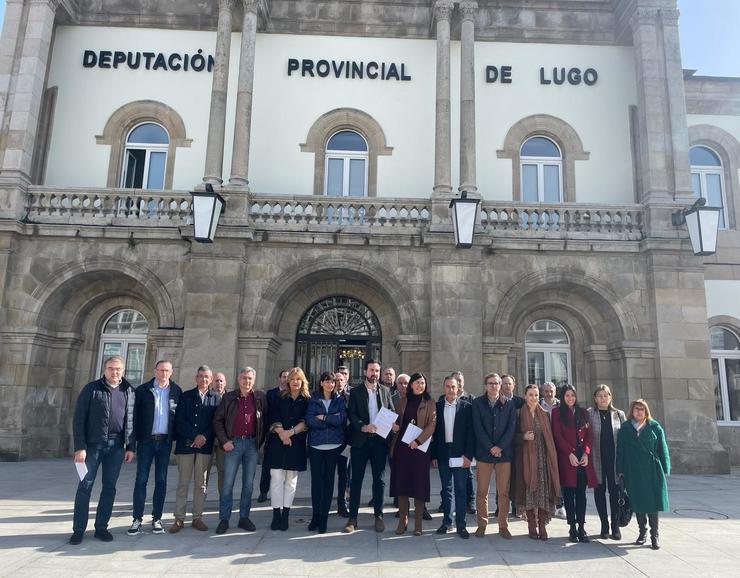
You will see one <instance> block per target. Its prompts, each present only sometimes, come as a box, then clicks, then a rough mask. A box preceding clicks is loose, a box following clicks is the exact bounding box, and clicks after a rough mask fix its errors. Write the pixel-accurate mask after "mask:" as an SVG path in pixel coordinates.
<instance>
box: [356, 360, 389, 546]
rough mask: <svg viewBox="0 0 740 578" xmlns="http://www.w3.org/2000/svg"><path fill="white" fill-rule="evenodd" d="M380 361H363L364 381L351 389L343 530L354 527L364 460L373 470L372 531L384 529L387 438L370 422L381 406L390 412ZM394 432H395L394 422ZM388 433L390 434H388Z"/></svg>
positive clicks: (358, 508) (360, 491)
mask: <svg viewBox="0 0 740 578" xmlns="http://www.w3.org/2000/svg"><path fill="white" fill-rule="evenodd" d="M379 380H380V363H378V362H377V361H375V360H374V359H368V360H367V361H365V383H364V385H358V386H357V387H355V388H353V389H352V391H350V394H349V407H348V409H347V415H348V417H349V425H350V428H349V429H350V440H349V441H350V445H351V446H352V451H351V454H350V463H351V464H352V465H351V467H352V483H351V484H350V490H349V520H348V521H347V524H346V525H345V527H344V532H345V533H348V534H349V533H352V532H354V531H355V529H356V528H357V514H358V512H359V510H360V494H361V493H362V481H363V478H364V477H365V468H366V467H367V462H368V461H369V462H370V467H371V469H372V472H373V510H374V511H375V531H376V532H383V531H384V530H385V523H384V522H383V490H384V489H385V481H384V480H383V477H384V475H385V462H386V460H387V458H388V441H389V440H387V439H384V438H382V437H381V436H379V435H377V434H376V433H375V431H376V427H375V424H373V421H374V420H375V417H376V416H377V415H378V412H379V411H380V410H381V409H382V408H384V407H385V408H387V409H390V410H391V411H393V409H394V408H393V402H392V401H391V393H390V391H389V390H388V388H387V387H385V386H384V385H382V384H381V383H380V382H379ZM393 428H394V429H393V431H398V429H399V428H398V424H394V426H393ZM389 435H390V434H389Z"/></svg>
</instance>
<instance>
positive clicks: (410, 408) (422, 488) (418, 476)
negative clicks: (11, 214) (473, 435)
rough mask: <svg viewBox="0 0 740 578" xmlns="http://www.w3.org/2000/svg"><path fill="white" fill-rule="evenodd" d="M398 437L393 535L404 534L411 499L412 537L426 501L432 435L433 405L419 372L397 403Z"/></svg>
mask: <svg viewBox="0 0 740 578" xmlns="http://www.w3.org/2000/svg"><path fill="white" fill-rule="evenodd" d="M396 409H397V410H398V415H399V421H400V423H401V428H400V430H399V435H397V436H396V438H395V439H394V440H393V445H392V447H391V456H392V458H393V460H392V462H391V496H393V497H394V498H398V527H397V528H396V534H399V535H400V534H403V533H404V532H405V531H406V526H407V524H408V516H409V499H410V498H413V499H414V536H421V531H422V520H423V516H424V504H425V503H426V502H428V501H429V492H430V489H429V469H430V467H431V455H430V453H429V451H428V450H429V443H430V441H431V439H432V434H433V433H434V422H435V417H436V414H437V408H436V404H435V403H434V400H433V399H432V398H431V396H430V395H429V392H428V391H427V380H426V377H424V375H423V374H421V373H414V374H413V375H412V376H411V378H410V383H409V387H408V389H407V390H406V396H405V397H403V398H401V399H400V400H399V402H398V407H397V408H396Z"/></svg>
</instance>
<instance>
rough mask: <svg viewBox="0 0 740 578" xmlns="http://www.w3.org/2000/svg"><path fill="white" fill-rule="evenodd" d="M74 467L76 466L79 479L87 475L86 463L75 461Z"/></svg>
mask: <svg viewBox="0 0 740 578" xmlns="http://www.w3.org/2000/svg"><path fill="white" fill-rule="evenodd" d="M75 468H77V475H78V476H79V477H80V481H82V480H84V479H85V476H86V475H87V465H86V464H85V462H82V463H78V462H75Z"/></svg>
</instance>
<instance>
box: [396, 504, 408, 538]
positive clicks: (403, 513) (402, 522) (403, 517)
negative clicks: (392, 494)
mask: <svg viewBox="0 0 740 578" xmlns="http://www.w3.org/2000/svg"><path fill="white" fill-rule="evenodd" d="M408 523H409V499H408V496H399V498H398V526H397V527H396V534H398V535H399V536H400V535H401V534H403V533H404V532H405V531H406V526H408Z"/></svg>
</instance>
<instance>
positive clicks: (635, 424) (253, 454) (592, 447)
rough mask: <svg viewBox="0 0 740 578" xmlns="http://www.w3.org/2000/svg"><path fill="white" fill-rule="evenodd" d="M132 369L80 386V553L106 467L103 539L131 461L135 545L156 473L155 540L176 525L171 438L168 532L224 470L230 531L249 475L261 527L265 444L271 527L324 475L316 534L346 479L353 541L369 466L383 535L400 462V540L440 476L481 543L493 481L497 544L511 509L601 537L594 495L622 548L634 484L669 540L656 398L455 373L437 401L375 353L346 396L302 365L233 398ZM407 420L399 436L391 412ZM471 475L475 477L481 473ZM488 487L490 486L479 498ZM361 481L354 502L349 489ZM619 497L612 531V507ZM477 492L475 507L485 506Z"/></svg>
mask: <svg viewBox="0 0 740 578" xmlns="http://www.w3.org/2000/svg"><path fill="white" fill-rule="evenodd" d="M123 368H124V361H123V359H122V358H121V357H118V356H112V357H110V358H108V359H106V360H105V362H104V371H103V376H102V377H101V378H100V379H98V380H95V381H93V382H91V383H88V384H87V385H86V386H85V387H84V388H83V389H82V391H81V392H80V395H79V397H78V400H77V405H76V410H75V416H74V421H73V430H74V444H75V454H74V461H75V462H76V463H78V464H80V465H81V464H85V466H84V468H80V469H81V474H80V475H81V481H80V483H79V486H78V488H77V494H76V496H75V508H74V523H73V534H72V537H71V538H70V543H72V544H79V543H80V542H81V541H82V539H83V536H84V532H85V529H86V527H87V523H88V517H89V504H90V495H91V492H92V487H93V484H94V482H95V478H96V475H97V470H98V469H101V470H102V484H103V488H102V492H101V495H100V500H99V503H98V508H97V513H96V517H95V537H96V538H98V539H101V540H103V541H111V540H113V536H112V534H111V533H110V532H109V531H108V522H109V520H110V517H111V512H112V508H113V502H114V498H115V494H116V482H117V479H118V475H119V472H120V469H121V464H122V463H123V462H130V461H132V460H133V458H134V456H136V463H137V466H136V468H137V469H136V481H135V484H134V493H133V504H134V506H133V521H132V524H131V526H130V527H129V529H128V532H127V533H128V534H129V535H136V534H138V533H139V532H140V531H141V526H142V522H143V515H144V504H145V502H146V493H147V485H148V479H149V473H150V470H151V466H152V464H154V469H155V483H154V493H153V497H152V532H153V533H155V534H156V533H163V532H164V531H165V529H164V527H163V525H162V515H163V508H164V499H165V493H166V487H167V470H168V465H169V460H170V453H171V450H172V444H173V443H174V444H175V454H176V459H177V468H178V476H179V480H178V485H177V497H176V505H175V511H174V521H173V522H172V525H171V526H170V528H169V532H170V533H173V534H174V533H177V532H179V531H180V530H182V529H183V528H184V526H185V517H186V506H187V496H188V491H189V488H190V485H191V483H193V486H194V487H193V503H192V527H193V528H194V529H196V530H200V531H207V530H208V527H207V525H206V524H205V523H204V521H203V510H204V505H205V498H206V494H207V489H208V482H209V476H210V471H211V467H212V464H213V463H214V462H215V463H216V469H217V473H218V492H219V522H218V526H217V527H216V533H217V534H223V533H225V532H226V531H227V530H228V529H229V523H230V519H231V515H232V507H233V487H234V482H235V480H236V476H237V473H238V470H239V467H240V466H241V471H242V485H241V495H240V498H239V522H238V527H239V528H242V529H243V530H246V531H255V530H256V527H255V525H254V523H253V522H252V521H251V519H250V512H251V506H252V491H253V480H254V477H255V474H256V470H257V461H258V453H259V451H260V450H261V448H262V447H263V446H264V457H263V465H262V475H261V479H260V488H259V490H260V491H259V497H258V501H260V502H262V501H266V500H267V497H268V493H269V499H270V502H271V505H272V512H273V515H272V522H271V524H270V528H271V529H272V530H276V531H277V530H282V531H285V530H287V529H288V527H289V522H290V510H291V507H292V505H293V501H294V498H295V494H296V489H297V485H298V474H299V472H301V471H305V470H306V469H307V468H308V467H309V465H310V469H311V475H310V479H311V505H312V516H311V521H310V523H309V525H308V530H309V531H317V532H319V533H324V532H326V531H327V526H328V519H329V512H330V510H331V506H332V503H333V500H334V486H335V479H337V477H338V494H337V513H338V514H339V515H340V516H343V517H345V518H347V522H346V524H345V525H344V529H343V531H344V532H346V533H352V532H354V531H355V530H356V529H357V528H358V520H359V508H360V503H361V492H362V485H363V480H364V477H365V472H366V469H367V465H368V462H369V464H370V470H371V474H372V500H371V503H370V504H368V505H369V506H372V508H373V515H374V522H373V528H374V529H375V531H377V532H383V531H385V523H384V511H383V500H384V494H385V471H386V465H387V464H390V495H391V496H392V497H393V498H394V504H396V505H397V507H398V512H397V514H396V516H397V517H398V524H397V526H396V529H395V533H396V534H398V535H401V534H404V533H405V532H406V531H407V530H408V526H409V516H410V509H411V504H412V502H413V506H414V517H413V534H414V535H417V536H420V535H421V534H422V529H423V520H424V519H429V518H431V516H430V515H429V513H428V512H427V510H426V504H427V503H428V502H429V501H430V498H431V496H430V485H431V484H430V476H431V468H432V467H436V468H437V470H438V472H439V477H440V482H441V488H442V489H441V500H442V503H441V506H440V511H441V512H442V524H441V525H440V526H439V528H438V529H437V533H438V534H446V533H447V532H449V531H452V527H453V518H452V514H453V503H454V516H455V517H454V528H455V530H456V531H457V534H458V535H459V536H460V537H461V538H464V539H467V538H468V537H469V533H468V530H467V520H466V514H467V513H475V514H476V521H477V528H476V530H475V535H476V536H478V537H483V536H485V534H486V528H487V525H488V519H489V518H488V514H489V508H488V495H489V489H490V484H491V478H492V477H494V476H495V489H496V505H497V508H496V512H494V516H495V518H496V520H497V524H498V530H499V534H500V536H501V537H502V538H504V539H511V537H512V536H511V532H510V531H509V528H508V519H509V515H510V509H509V508H510V502H511V505H512V509H513V511H512V514H513V515H519V516H522V517H526V520H527V523H528V535H529V537H530V538H532V539H539V540H547V538H548V534H547V528H546V527H547V524H548V523H549V521H550V519H551V517H552V516H553V514H554V512H555V511H556V509H557V508H558V507H560V506H561V505H562V506H564V508H565V512H566V517H567V523H568V525H569V539H570V541H572V542H589V541H590V538H589V536H588V534H587V533H586V530H585V512H586V488H594V499H595V503H596V508H597V511H598V513H599V518H600V520H601V531H600V534H599V535H600V537H601V538H609V537H611V538H612V539H615V540H620V539H621V532H620V525H619V521H618V515H617V514H618V511H619V507H620V506H619V504H618V503H617V496H618V495H619V492H620V491H621V490H626V492H627V494H628V496H629V498H630V501H631V505H632V508H633V509H634V511H635V513H636V517H637V522H638V527H639V535H638V539H637V542H636V543H637V544H640V545H642V544H644V543H645V542H646V539H647V526H648V523H649V526H650V539H651V546H652V548H653V549H658V548H659V547H660V544H659V540H658V512H660V511H665V510H667V509H668V498H667V487H666V477H667V475H668V474H669V472H670V459H669V454H668V447H667V444H666V441H665V435H664V432H663V429H662V428H661V426H660V424H659V423H658V422H657V421H656V420H654V419H652V417H651V414H650V409H649V406H648V404H647V402H646V401H645V400H643V399H637V400H635V401H633V402H632V403H631V404H630V408H629V412H628V414H627V415H626V416H625V414H624V412H622V411H621V410H618V409H616V408H615V407H614V405H613V402H612V394H611V391H610V389H609V387H608V386H607V385H599V386H598V387H597V388H596V391H595V392H594V397H593V406H592V407H590V408H588V409H586V408H584V407H581V406H580V405H579V403H578V399H577V394H576V390H575V388H574V387H573V386H572V385H568V384H566V385H564V386H562V387H561V388H560V391H559V392H558V394H557V396H556V388H555V385H554V384H552V383H549V382H548V383H545V384H544V385H543V386H542V397H540V390H539V388H538V386H537V385H533V384H530V385H527V386H526V387H525V388H524V392H523V393H524V396H523V397H519V396H517V395H516V394H515V389H516V380H515V378H514V377H513V376H511V375H499V374H497V373H490V374H488V375H486V377H485V380H484V383H485V394H484V395H481V396H479V397H475V396H473V395H472V394H470V393H468V392H466V391H465V389H464V385H465V384H464V377H463V375H462V373H461V372H455V373H453V374H451V375H449V376H448V377H446V378H445V380H444V393H443V395H441V396H440V397H439V398H438V399H437V400H436V401H435V400H434V399H432V397H431V395H430V392H429V384H428V382H427V379H426V377H425V376H424V375H423V374H422V373H414V374H412V375H407V374H401V375H398V376H396V375H395V371H393V370H392V368H386V370H385V371H384V372H383V378H382V379H381V365H380V363H379V362H377V361H376V360H373V359H368V360H366V362H365V365H364V376H363V383H362V384H358V385H356V386H355V387H353V388H349V387H348V383H349V372H348V371H347V368H345V367H339V368H338V369H337V371H336V372H325V373H323V374H322V375H321V376H320V378H319V380H318V384H317V386H316V387H315V389H314V391H313V392H312V391H311V389H310V387H309V381H308V379H307V378H306V376H305V374H304V372H303V370H302V369H301V368H299V367H294V368H292V369H290V370H284V371H281V372H280V381H279V384H278V386H276V387H274V388H273V389H270V390H268V391H263V390H260V389H256V388H255V385H256V379H257V372H256V371H255V370H254V369H253V368H251V367H245V368H243V369H241V370H240V371H239V372H238V377H237V387H236V388H235V389H233V390H227V387H226V377H225V375H224V374H223V373H220V372H218V373H216V374H215V375H214V374H213V373H212V371H211V369H210V368H209V367H207V366H201V367H199V368H198V370H197V373H196V377H195V387H194V388H192V389H189V390H187V391H183V390H182V389H181V388H180V387H179V386H178V385H177V384H176V383H175V382H174V381H173V380H172V379H171V376H172V364H171V363H170V362H169V361H166V360H161V361H158V362H157V363H156V365H155V376H154V378H153V379H152V380H150V381H148V382H146V383H144V384H141V385H139V386H138V387H136V388H134V387H132V386H131V384H129V383H128V382H127V381H126V380H125V378H124V377H123ZM385 410H389V411H391V412H394V413H395V414H396V415H397V417H396V419H395V422H394V423H392V425H391V426H390V431H388V429H387V428H385V429H384V428H383V423H382V420H380V418H379V414H381V413H383V414H384V415H385V416H387V415H388V413H387V411H385ZM473 472H474V473H475V475H474V476H473ZM473 477H475V481H476V486H477V488H476V491H475V494H473V491H472V478H473ZM347 487H349V502H348V503H347V501H346V489H347ZM607 493H608V494H609V506H610V513H611V523H610V519H609V513H608V511H607V503H606V494H607ZM473 496H474V501H473Z"/></svg>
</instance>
